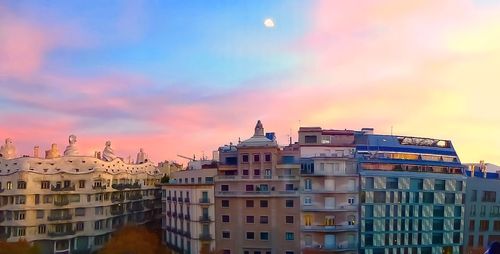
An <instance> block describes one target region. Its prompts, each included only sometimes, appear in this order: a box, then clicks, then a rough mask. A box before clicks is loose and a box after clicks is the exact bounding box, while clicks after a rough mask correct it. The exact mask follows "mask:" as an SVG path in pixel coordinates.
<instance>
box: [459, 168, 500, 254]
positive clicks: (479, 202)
mask: <svg viewBox="0 0 500 254" xmlns="http://www.w3.org/2000/svg"><path fill="white" fill-rule="evenodd" d="M467 166H468V170H467V171H465V174H466V176H467V193H466V197H465V205H466V209H465V234H464V235H465V237H464V240H465V241H464V243H465V253H467V254H476V253H477V254H482V253H484V251H485V250H486V249H487V246H488V245H489V244H490V243H491V242H493V241H500V171H497V172H491V169H490V168H494V165H492V164H485V163H479V164H469V165H467ZM495 169H496V170H498V168H495Z"/></svg>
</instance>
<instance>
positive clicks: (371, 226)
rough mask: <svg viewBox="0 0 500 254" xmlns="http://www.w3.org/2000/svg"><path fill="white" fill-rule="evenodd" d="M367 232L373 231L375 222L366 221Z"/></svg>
mask: <svg viewBox="0 0 500 254" xmlns="http://www.w3.org/2000/svg"><path fill="white" fill-rule="evenodd" d="M403 224H404V223H403ZM365 231H368V232H369V231H373V220H365ZM372 237H373V236H372ZM372 239H373V238H372Z"/></svg>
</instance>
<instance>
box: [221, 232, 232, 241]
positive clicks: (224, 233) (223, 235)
mask: <svg viewBox="0 0 500 254" xmlns="http://www.w3.org/2000/svg"><path fill="white" fill-rule="evenodd" d="M222 238H224V239H229V238H231V233H230V232H229V231H222Z"/></svg>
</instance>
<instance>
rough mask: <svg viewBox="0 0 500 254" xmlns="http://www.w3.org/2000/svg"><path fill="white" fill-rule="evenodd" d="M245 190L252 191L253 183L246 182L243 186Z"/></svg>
mask: <svg viewBox="0 0 500 254" xmlns="http://www.w3.org/2000/svg"><path fill="white" fill-rule="evenodd" d="M245 190H246V191H253V184H247V185H246V186H245Z"/></svg>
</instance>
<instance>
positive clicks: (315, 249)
mask: <svg viewBox="0 0 500 254" xmlns="http://www.w3.org/2000/svg"><path fill="white" fill-rule="evenodd" d="M357 248H358V246H357V244H356V243H350V244H346V245H342V244H339V245H336V246H335V245H334V246H327V245H322V244H317V245H315V246H313V247H305V248H304V253H305V254H308V253H318V252H325V253H331V252H344V251H355V250H357Z"/></svg>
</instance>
